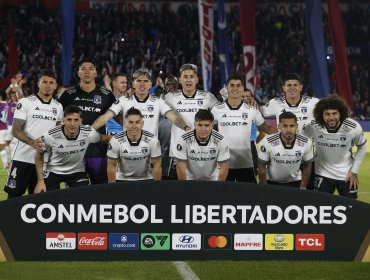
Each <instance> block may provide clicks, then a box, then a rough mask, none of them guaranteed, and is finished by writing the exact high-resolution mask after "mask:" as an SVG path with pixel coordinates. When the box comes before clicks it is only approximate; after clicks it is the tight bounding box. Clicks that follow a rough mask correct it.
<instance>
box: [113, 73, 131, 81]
mask: <svg viewBox="0 0 370 280" xmlns="http://www.w3.org/2000/svg"><path fill="white" fill-rule="evenodd" d="M118 77H126V79H127V75H126V74H123V73H115V74H113V75H112V80H113V81H115V80H117V78H118Z"/></svg>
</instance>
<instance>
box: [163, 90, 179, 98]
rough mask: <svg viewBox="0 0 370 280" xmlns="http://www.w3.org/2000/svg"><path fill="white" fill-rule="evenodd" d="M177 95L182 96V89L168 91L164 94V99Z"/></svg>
mask: <svg viewBox="0 0 370 280" xmlns="http://www.w3.org/2000/svg"><path fill="white" fill-rule="evenodd" d="M179 96H182V91H181V90H179V89H178V90H174V91H170V92H169V93H167V94H166V96H165V99H168V98H174V97H179Z"/></svg>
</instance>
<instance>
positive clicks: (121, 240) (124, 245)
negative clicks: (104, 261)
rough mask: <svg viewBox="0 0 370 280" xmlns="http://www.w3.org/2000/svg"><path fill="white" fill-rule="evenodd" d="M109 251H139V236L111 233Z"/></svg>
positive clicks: (136, 234)
mask: <svg viewBox="0 0 370 280" xmlns="http://www.w3.org/2000/svg"><path fill="white" fill-rule="evenodd" d="M109 250H139V234H138V233H110V234H109Z"/></svg>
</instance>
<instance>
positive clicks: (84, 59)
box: [78, 58, 96, 68]
mask: <svg viewBox="0 0 370 280" xmlns="http://www.w3.org/2000/svg"><path fill="white" fill-rule="evenodd" d="M85 62H87V63H91V64H92V65H94V67H95V68H96V63H95V60H93V59H92V58H83V59H81V60H80V62H79V63H78V68H80V67H81V65H82V64H83V63H85Z"/></svg>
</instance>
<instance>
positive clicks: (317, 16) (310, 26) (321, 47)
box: [305, 0, 331, 98]
mask: <svg viewBox="0 0 370 280" xmlns="http://www.w3.org/2000/svg"><path fill="white" fill-rule="evenodd" d="M305 24H306V37H307V41H308V53H309V59H310V62H311V80H312V86H313V92H314V96H315V97H318V98H321V97H327V96H329V94H330V91H331V90H330V84H329V76H328V69H327V65H326V55H325V42H324V33H323V23H322V16H321V1H312V0H306V9H305Z"/></svg>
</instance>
